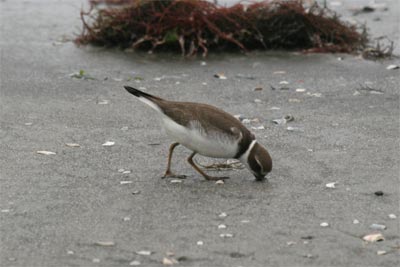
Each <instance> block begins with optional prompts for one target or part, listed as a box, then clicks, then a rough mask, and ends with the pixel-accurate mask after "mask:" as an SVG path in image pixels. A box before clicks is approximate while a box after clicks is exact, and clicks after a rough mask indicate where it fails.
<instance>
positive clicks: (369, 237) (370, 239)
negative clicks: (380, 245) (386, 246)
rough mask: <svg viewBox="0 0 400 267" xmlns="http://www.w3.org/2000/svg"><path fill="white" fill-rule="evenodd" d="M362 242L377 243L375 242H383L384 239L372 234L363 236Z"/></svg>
mask: <svg viewBox="0 0 400 267" xmlns="http://www.w3.org/2000/svg"><path fill="white" fill-rule="evenodd" d="M363 240H364V241H367V242H377V241H383V240H385V238H384V237H383V235H382V234H380V233H374V234H369V235H366V236H364V237H363Z"/></svg>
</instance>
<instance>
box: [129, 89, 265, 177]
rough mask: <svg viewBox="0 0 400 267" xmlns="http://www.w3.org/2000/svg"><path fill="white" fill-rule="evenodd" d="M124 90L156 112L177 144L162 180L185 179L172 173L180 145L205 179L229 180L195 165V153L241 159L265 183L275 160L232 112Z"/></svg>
mask: <svg viewBox="0 0 400 267" xmlns="http://www.w3.org/2000/svg"><path fill="white" fill-rule="evenodd" d="M124 87H125V89H126V90H127V91H128V92H129V93H131V94H133V95H134V96H136V97H138V98H139V100H140V101H142V102H144V103H145V104H147V105H149V106H150V107H151V108H152V109H154V110H156V111H157V112H156V113H157V114H158V115H159V116H160V117H161V121H162V126H163V128H164V129H165V132H166V133H167V135H168V136H169V137H170V138H171V139H172V140H173V141H174V143H172V144H171V146H170V148H169V153H168V160H167V170H166V171H165V174H164V176H163V177H162V178H166V177H177V178H184V177H185V176H184V175H176V174H174V173H173V172H172V171H171V159H172V153H173V151H174V149H175V148H176V147H177V146H178V145H183V146H184V147H186V148H188V149H190V150H191V151H193V152H192V154H191V155H190V156H189V157H188V159H187V161H188V162H189V164H190V165H191V166H192V167H193V168H194V169H195V170H196V171H197V172H198V173H200V174H201V175H202V176H203V177H204V178H205V179H206V180H220V179H227V178H229V177H213V176H209V175H208V174H206V173H205V172H204V171H203V170H201V169H200V167H199V166H197V165H196V164H195V163H194V162H193V157H194V156H195V155H196V154H200V155H202V156H206V157H213V158H235V159H239V160H240V161H241V162H242V163H243V164H244V165H245V166H246V167H247V169H249V170H250V172H251V173H252V174H253V175H254V176H255V178H256V180H263V179H264V178H265V176H266V175H267V174H268V173H269V172H270V171H271V169H272V159H271V157H270V155H269V153H268V151H267V150H266V149H265V148H264V147H263V146H262V145H261V144H259V143H258V142H257V140H256V138H255V136H254V134H253V133H251V132H250V131H249V130H248V129H247V128H246V127H245V126H244V125H243V124H242V123H241V122H240V121H239V120H238V119H236V118H235V117H233V116H232V115H230V114H229V113H227V112H225V111H223V110H221V109H219V108H216V107H214V106H210V105H207V104H200V103H193V102H177V101H168V100H165V99H162V98H160V97H157V96H153V95H150V94H148V93H145V92H142V91H140V90H138V89H135V88H132V87H130V86H124Z"/></svg>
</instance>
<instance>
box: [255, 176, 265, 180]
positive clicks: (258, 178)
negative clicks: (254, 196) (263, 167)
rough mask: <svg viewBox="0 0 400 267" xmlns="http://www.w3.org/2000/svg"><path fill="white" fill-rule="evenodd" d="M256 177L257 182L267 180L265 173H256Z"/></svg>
mask: <svg viewBox="0 0 400 267" xmlns="http://www.w3.org/2000/svg"><path fill="white" fill-rule="evenodd" d="M254 176H255V177H256V181H257V182H262V181H264V180H265V176H263V175H254Z"/></svg>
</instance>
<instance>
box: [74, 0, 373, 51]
mask: <svg viewBox="0 0 400 267" xmlns="http://www.w3.org/2000/svg"><path fill="white" fill-rule="evenodd" d="M89 2H90V4H91V8H90V10H89V11H86V12H85V11H81V18H82V23H83V31H82V33H81V34H80V35H79V36H78V37H77V38H76V40H75V42H76V43H77V44H78V45H86V44H94V45H101V46H108V47H113V46H118V47H121V48H133V49H145V50H148V51H149V52H153V51H155V50H156V49H159V50H173V51H181V53H182V55H184V56H188V57H190V56H194V55H196V54H198V53H201V54H202V55H203V56H206V55H207V54H208V52H209V50H217V51H218V50H220V51H222V50H223V51H225V50H226V49H231V50H235V49H236V50H241V51H243V52H247V51H249V50H254V49H262V50H266V49H290V50H302V51H305V52H346V53H352V52H357V51H360V50H362V49H363V48H365V45H366V43H367V41H368V40H367V37H366V36H367V34H366V32H365V29H364V31H361V32H359V31H358V30H359V29H358V28H357V27H355V26H352V25H349V24H346V23H345V22H342V21H341V20H340V19H339V17H338V16H337V15H336V14H335V13H334V12H332V11H330V10H328V9H326V8H322V7H320V6H318V5H317V4H314V5H312V6H311V7H310V8H308V9H306V8H305V7H304V6H303V5H302V3H301V2H300V1H294V0H292V1H261V2H252V1H250V2H246V3H244V2H239V3H237V4H235V5H233V6H230V7H224V6H219V5H217V4H214V3H212V2H208V1H204V0H164V1H151V0H90V1H89Z"/></svg>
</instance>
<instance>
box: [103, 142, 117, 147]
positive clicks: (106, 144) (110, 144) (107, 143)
mask: <svg viewBox="0 0 400 267" xmlns="http://www.w3.org/2000/svg"><path fill="white" fill-rule="evenodd" d="M113 145H115V142H112V141H107V142H105V143H104V144H102V146H113Z"/></svg>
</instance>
